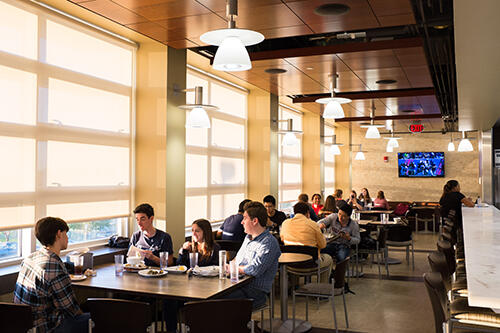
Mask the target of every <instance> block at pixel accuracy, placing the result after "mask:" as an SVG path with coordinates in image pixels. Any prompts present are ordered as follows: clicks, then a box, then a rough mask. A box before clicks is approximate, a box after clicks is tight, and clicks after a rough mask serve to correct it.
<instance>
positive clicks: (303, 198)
mask: <svg viewBox="0 0 500 333" xmlns="http://www.w3.org/2000/svg"><path fill="white" fill-rule="evenodd" d="M299 201H302V202H308V201H309V196H308V195H307V194H306V193H301V194H300V195H299Z"/></svg>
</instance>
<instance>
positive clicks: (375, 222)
mask: <svg viewBox="0 0 500 333" xmlns="http://www.w3.org/2000/svg"><path fill="white" fill-rule="evenodd" d="M358 224H359V225H367V224H379V225H387V224H397V222H395V221H388V222H387V223H382V221H373V220H359V221H358Z"/></svg>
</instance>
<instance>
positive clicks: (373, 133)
mask: <svg viewBox="0 0 500 333" xmlns="http://www.w3.org/2000/svg"><path fill="white" fill-rule="evenodd" d="M374 117H375V101H374V100H373V99H372V108H371V110H370V125H361V127H362V128H366V129H367V130H366V134H365V138H367V139H380V132H379V131H378V129H379V128H380V127H384V125H380V124H375V122H374Z"/></svg>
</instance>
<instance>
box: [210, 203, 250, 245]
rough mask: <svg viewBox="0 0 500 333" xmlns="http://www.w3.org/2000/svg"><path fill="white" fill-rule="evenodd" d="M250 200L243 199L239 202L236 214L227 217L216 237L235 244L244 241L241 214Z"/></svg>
mask: <svg viewBox="0 0 500 333" xmlns="http://www.w3.org/2000/svg"><path fill="white" fill-rule="evenodd" d="M251 201H252V200H250V199H245V200H243V201H242V202H240V205H239V207H238V214H234V215H231V216H229V217H228V218H227V219H225V220H224V223H222V225H221V227H220V228H219V230H218V231H217V236H218V237H221V236H222V240H230V241H235V242H243V239H245V236H246V234H245V230H243V225H242V224H241V221H242V220H243V212H244V211H245V209H244V207H245V204H246V203H247V202H251Z"/></svg>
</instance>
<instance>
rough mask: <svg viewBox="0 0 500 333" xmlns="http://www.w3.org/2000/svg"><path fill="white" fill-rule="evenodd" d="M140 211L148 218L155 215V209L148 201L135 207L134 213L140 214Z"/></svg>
mask: <svg viewBox="0 0 500 333" xmlns="http://www.w3.org/2000/svg"><path fill="white" fill-rule="evenodd" d="M141 213H142V214H146V216H147V217H148V218H151V216H155V210H154V209H153V207H151V205H150V204H148V203H143V204H140V205H139V206H137V207H135V209H134V214H141Z"/></svg>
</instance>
